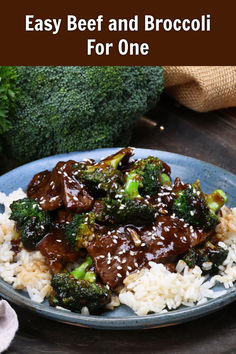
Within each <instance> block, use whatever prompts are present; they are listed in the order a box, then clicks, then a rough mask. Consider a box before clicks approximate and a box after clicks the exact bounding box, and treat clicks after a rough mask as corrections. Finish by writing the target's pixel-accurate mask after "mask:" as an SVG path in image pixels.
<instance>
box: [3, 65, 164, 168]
mask: <svg viewBox="0 0 236 354" xmlns="http://www.w3.org/2000/svg"><path fill="white" fill-rule="evenodd" d="M17 72H18V80H17V85H18V87H19V88H20V89H21V90H20V94H19V95H18V99H17V105H16V109H15V110H14V111H12V112H11V114H10V117H9V120H10V122H11V128H10V130H9V131H8V133H7V134H6V135H5V136H4V138H5V143H6V152H8V153H9V154H11V155H12V156H14V158H16V159H18V160H20V161H22V162H27V161H30V160H35V159H38V158H41V157H44V156H49V155H54V154H58V153H64V152H70V151H77V150H90V149H96V148H104V147H112V146H126V145H127V144H128V143H129V141H130V138H131V134H132V129H133V127H134V125H135V122H136V121H137V119H138V118H140V117H141V116H142V115H143V114H144V113H146V112H148V111H149V110H150V109H151V108H152V107H154V106H155V105H156V103H157V102H158V99H159V96H160V93H161V92H162V90H163V87H164V84H163V83H164V82H163V69H162V68H161V67H158V66H154V67H150V66H142V67H140V66H100V67H99V66H87V67H86V66H83V67H81V66H29V67H17Z"/></svg>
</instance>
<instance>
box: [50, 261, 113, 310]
mask: <svg viewBox="0 0 236 354" xmlns="http://www.w3.org/2000/svg"><path fill="white" fill-rule="evenodd" d="M91 264H92V260H91V258H90V257H88V259H87V260H86V261H85V262H84V263H83V264H81V265H80V266H79V267H78V268H76V269H75V270H73V272H71V273H58V274H54V275H53V277H52V281H51V285H52V288H53V292H52V294H51V296H50V300H49V301H50V305H51V306H61V307H65V308H67V309H69V310H71V311H78V312H80V311H81V309H82V308H83V307H84V306H86V307H87V308H88V309H89V312H90V314H94V315H97V314H100V313H101V312H102V311H104V308H105V305H106V304H108V303H109V302H110V299H111V292H110V291H109V290H108V289H107V288H106V287H105V286H104V285H101V284H99V283H96V275H95V273H93V272H89V271H86V268H87V267H89V266H90V265H91Z"/></svg>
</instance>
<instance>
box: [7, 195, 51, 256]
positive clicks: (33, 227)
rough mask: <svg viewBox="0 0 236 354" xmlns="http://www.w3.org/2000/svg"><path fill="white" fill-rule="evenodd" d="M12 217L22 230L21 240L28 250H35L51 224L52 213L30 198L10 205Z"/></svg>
mask: <svg viewBox="0 0 236 354" xmlns="http://www.w3.org/2000/svg"><path fill="white" fill-rule="evenodd" d="M10 209H11V211H12V212H11V216H10V219H11V220H14V221H16V223H17V228H18V229H19V231H20V238H21V242H22V243H23V245H24V247H25V248H26V249H28V250H34V249H35V247H36V245H37V243H38V242H39V241H40V240H41V239H42V238H43V237H44V235H45V234H46V232H47V229H48V226H49V224H50V215H49V213H48V212H46V211H43V210H42V209H41V207H40V205H39V204H38V203H37V202H36V201H35V200H34V199H30V198H23V199H19V200H16V201H14V202H13V203H12V204H11V205H10Z"/></svg>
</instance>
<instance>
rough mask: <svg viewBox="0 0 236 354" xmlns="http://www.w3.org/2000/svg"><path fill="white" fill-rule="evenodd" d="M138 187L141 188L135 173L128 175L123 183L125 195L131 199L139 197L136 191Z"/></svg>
mask: <svg viewBox="0 0 236 354" xmlns="http://www.w3.org/2000/svg"><path fill="white" fill-rule="evenodd" d="M140 187H142V182H141V180H140V177H139V175H138V174H137V173H136V172H131V173H129V174H128V175H127V179H126V183H125V194H128V195H129V196H130V197H131V198H137V197H139V196H140V195H139V191H138V189H139V188H140Z"/></svg>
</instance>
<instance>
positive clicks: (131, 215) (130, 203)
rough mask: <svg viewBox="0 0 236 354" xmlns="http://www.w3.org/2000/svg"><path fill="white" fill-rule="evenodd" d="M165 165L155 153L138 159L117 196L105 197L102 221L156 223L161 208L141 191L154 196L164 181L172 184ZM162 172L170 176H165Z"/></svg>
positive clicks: (139, 223)
mask: <svg viewBox="0 0 236 354" xmlns="http://www.w3.org/2000/svg"><path fill="white" fill-rule="evenodd" d="M162 168H163V167H162V164H161V161H160V160H159V159H158V158H154V157H152V156H150V157H149V158H147V159H143V160H140V161H137V162H136V163H135V164H134V166H133V168H132V169H131V170H130V171H129V172H128V173H127V175H126V181H125V184H124V186H123V188H120V189H118V190H117V194H116V195H115V196H112V197H111V196H108V197H105V198H103V199H102V202H101V203H102V208H101V211H100V213H99V214H98V215H97V220H98V222H102V223H105V224H127V223H132V224H134V225H145V224H150V223H151V222H153V221H154V220H155V217H156V213H157V211H156V209H155V208H154V206H153V205H152V204H151V203H150V202H149V201H148V199H145V198H144V197H142V195H140V194H141V191H142V194H144V193H145V194H146V193H147V191H148V194H149V195H151V194H152V193H156V192H157V191H158V190H159V188H160V185H161V183H164V184H169V181H170V179H169V176H168V175H167V174H162V173H161V172H162ZM162 175H165V176H166V177H167V178H165V177H163V179H162V177H161V176H162ZM167 180H168V181H167ZM144 186H145V188H144ZM144 191H145V192H144ZM143 192H144V193H143Z"/></svg>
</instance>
